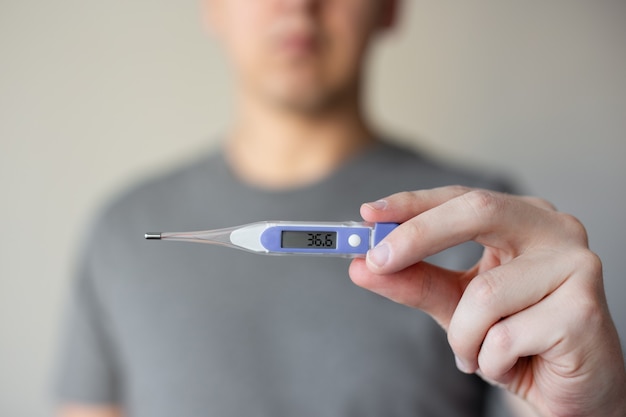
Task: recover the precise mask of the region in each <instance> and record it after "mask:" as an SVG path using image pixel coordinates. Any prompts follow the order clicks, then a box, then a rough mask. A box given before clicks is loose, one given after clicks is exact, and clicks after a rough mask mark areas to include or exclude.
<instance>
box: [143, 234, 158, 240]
mask: <svg viewBox="0 0 626 417" xmlns="http://www.w3.org/2000/svg"><path fill="white" fill-rule="evenodd" d="M146 239H148V240H161V233H146Z"/></svg>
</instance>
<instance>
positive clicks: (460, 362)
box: [454, 355, 472, 374]
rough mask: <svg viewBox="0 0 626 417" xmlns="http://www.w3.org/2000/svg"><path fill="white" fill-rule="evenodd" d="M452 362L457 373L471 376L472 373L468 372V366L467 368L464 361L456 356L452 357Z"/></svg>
mask: <svg viewBox="0 0 626 417" xmlns="http://www.w3.org/2000/svg"><path fill="white" fill-rule="evenodd" d="M454 361H455V362H456V367H457V369H458V370H459V371H461V372H463V373H464V374H471V373H472V371H471V370H470V368H469V366H467V364H466V363H465V361H463V359H461V358H459V357H458V356H456V355H454Z"/></svg>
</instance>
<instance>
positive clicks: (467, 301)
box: [448, 251, 572, 372]
mask: <svg viewBox="0 0 626 417" xmlns="http://www.w3.org/2000/svg"><path fill="white" fill-rule="evenodd" d="M555 259H558V256H556V257H555V254H554V253H552V252H547V251H541V252H535V253H528V254H525V255H524V256H521V257H519V258H516V259H514V260H512V261H511V262H509V263H507V264H505V265H501V266H499V267H496V268H493V269H489V270H487V271H485V272H483V273H481V274H479V275H478V276H477V277H476V278H474V279H473V280H472V281H470V282H469V284H468V285H467V287H466V289H465V292H464V293H463V296H462V297H461V300H460V301H459V304H458V306H457V308H456V310H455V312H454V315H453V317H452V319H451V322H450V326H449V329H448V341H449V343H450V346H451V347H452V350H453V351H454V353H455V355H456V357H457V358H458V359H460V360H461V361H462V363H463V364H464V365H465V368H466V369H465V370H466V371H469V372H473V371H475V370H476V369H477V368H478V363H477V357H478V352H479V351H480V350H481V346H482V344H483V341H484V340H485V339H488V338H489V332H492V329H493V328H494V327H496V328H497V326H499V324H498V323H501V320H502V319H504V318H507V317H510V316H513V315H515V314H518V313H519V312H521V311H523V310H524V309H526V308H528V306H532V305H535V304H537V303H538V302H539V301H541V300H542V299H544V298H545V297H546V296H547V295H549V294H551V293H552V292H553V291H554V290H556V289H557V288H558V287H559V286H560V285H561V284H562V283H563V282H564V281H565V280H566V279H567V277H568V276H569V275H570V274H571V272H572V271H570V269H569V267H568V266H567V264H565V263H563V262H558V261H555Z"/></svg>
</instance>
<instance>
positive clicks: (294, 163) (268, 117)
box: [226, 103, 374, 189]
mask: <svg viewBox="0 0 626 417" xmlns="http://www.w3.org/2000/svg"><path fill="white" fill-rule="evenodd" d="M239 115H240V118H239V119H238V120H237V121H236V123H235V128H234V130H233V131H232V134H231V135H230V137H229V138H228V141H227V143H226V155H227V158H228V162H229V164H230V165H231V168H232V169H233V171H234V172H235V173H236V175H238V176H239V178H241V179H242V180H243V181H245V182H247V183H249V184H252V185H255V186H258V187H261V188H267V189H287V188H295V187H299V186H304V185H307V184H311V183H315V182H317V181H319V180H321V179H323V178H324V177H326V176H328V175H329V174H330V173H332V172H333V171H334V170H335V169H336V168H338V167H339V166H340V165H341V164H342V163H343V162H344V161H345V160H346V159H348V158H349V157H350V156H352V155H354V154H355V153H358V152H359V151H360V150H362V149H364V148H366V147H367V146H368V145H370V144H371V143H372V142H373V140H374V139H373V137H374V135H373V133H372V132H371V131H370V129H369V128H368V126H367V125H366V123H365V121H364V119H363V117H362V113H361V111H360V108H359V107H358V106H357V105H347V106H338V108H335V109H333V111H328V112H317V113H315V114H312V113H306V112H295V111H286V110H284V109H276V108H269V109H268V108H264V107H262V106H254V105H253V104H249V103H248V105H247V106H243V108H242V109H240V112H239Z"/></svg>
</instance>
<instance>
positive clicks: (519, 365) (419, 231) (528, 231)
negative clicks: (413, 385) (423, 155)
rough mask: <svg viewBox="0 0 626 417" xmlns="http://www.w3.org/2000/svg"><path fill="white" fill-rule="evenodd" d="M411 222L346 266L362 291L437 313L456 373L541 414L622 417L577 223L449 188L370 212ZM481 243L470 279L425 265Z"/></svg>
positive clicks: (611, 344) (597, 293) (371, 216)
mask: <svg viewBox="0 0 626 417" xmlns="http://www.w3.org/2000/svg"><path fill="white" fill-rule="evenodd" d="M361 214H362V216H363V218H364V219H365V220H367V221H372V222H388V221H392V222H399V223H403V224H402V225H401V226H399V227H398V228H397V229H396V230H394V231H393V232H392V233H391V234H390V235H389V236H387V238H386V239H385V240H384V241H383V242H381V243H380V244H379V245H378V246H377V247H376V248H374V249H373V250H371V251H370V253H368V255H367V258H366V259H365V260H362V259H358V260H355V261H354V262H353V263H352V265H351V268H350V275H351V277H352V279H353V281H354V282H355V283H356V284H357V285H360V286H362V287H364V288H367V289H369V290H371V291H374V292H376V293H378V294H381V295H383V296H385V297H388V298H390V299H392V300H394V301H396V302H398V303H402V304H405V305H408V306H411V307H414V308H419V309H421V310H424V311H426V312H427V313H429V314H430V315H431V316H432V317H433V318H434V319H435V320H436V321H437V322H438V323H439V324H440V325H441V326H442V327H443V328H444V329H445V330H446V331H447V334H448V341H449V343H450V346H451V348H452V350H453V351H454V354H455V356H456V358H457V366H458V368H459V369H460V370H461V371H463V372H466V373H478V374H479V375H480V376H481V377H483V378H484V379H485V380H487V381H489V382H491V383H493V384H497V385H499V386H501V387H503V388H505V389H506V390H508V391H510V392H511V393H513V394H515V395H517V396H519V397H520V398H522V399H524V400H526V401H527V402H528V403H530V404H531V405H532V406H533V407H534V409H535V410H536V411H537V412H538V413H539V414H540V415H543V416H555V417H556V416H559V417H560V416H570V417H571V416H624V415H626V404H625V403H626V401H625V398H626V373H625V372H624V363H623V358H622V351H621V348H620V343H619V338H618V336H617V332H616V330H615V327H614V325H613V322H612V320H611V317H610V314H609V311H608V307H607V303H606V299H605V295H604V288H603V283H602V265H601V262H600V260H599V258H598V257H597V256H596V255H595V254H594V253H592V252H591V251H590V250H589V248H588V243H587V234H586V231H585V229H584V227H583V226H582V224H581V223H580V222H579V221H578V220H577V219H575V218H574V217H572V216H570V215H567V214H563V213H559V212H557V211H556V210H555V209H554V208H553V207H552V205H551V204H549V203H547V202H545V201H543V200H540V199H537V198H531V197H515V196H510V195H505V194H500V193H494V192H490V191H485V190H473V189H467V188H463V187H445V188H439V189H434V190H423V191H415V192H405V193H400V194H396V195H392V196H389V197H386V198H384V199H383V200H380V201H377V202H374V203H368V204H365V205H363V206H362V208H361ZM470 240H473V241H476V242H478V243H480V244H482V245H483V246H484V247H485V250H484V254H483V257H482V258H481V260H480V261H479V262H478V263H477V264H476V265H475V266H474V267H473V268H471V269H469V270H467V271H449V270H444V269H441V268H438V267H435V266H433V265H430V264H428V263H425V262H423V261H422V260H423V259H424V258H426V257H427V256H429V255H432V254H435V253H437V252H440V251H442V250H444V249H446V248H449V247H452V246H454V245H457V244H460V243H463V242H465V241H470Z"/></svg>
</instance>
